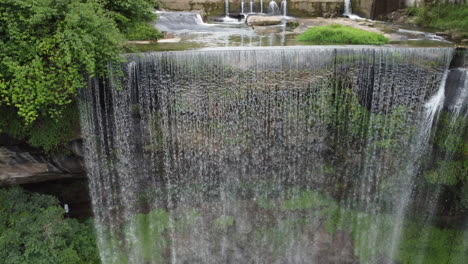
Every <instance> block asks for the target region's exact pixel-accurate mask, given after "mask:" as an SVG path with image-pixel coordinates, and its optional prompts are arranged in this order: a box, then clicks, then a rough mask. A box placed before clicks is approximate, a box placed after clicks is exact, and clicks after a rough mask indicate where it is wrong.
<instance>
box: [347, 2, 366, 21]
mask: <svg viewBox="0 0 468 264" xmlns="http://www.w3.org/2000/svg"><path fill="white" fill-rule="evenodd" d="M343 16H345V17H349V18H351V19H365V18H362V17H360V16H358V15H355V14H353V8H352V4H351V0H345V2H344V13H343Z"/></svg>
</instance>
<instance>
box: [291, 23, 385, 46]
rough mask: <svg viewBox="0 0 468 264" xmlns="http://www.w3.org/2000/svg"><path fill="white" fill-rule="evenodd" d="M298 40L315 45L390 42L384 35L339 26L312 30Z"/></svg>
mask: <svg viewBox="0 0 468 264" xmlns="http://www.w3.org/2000/svg"><path fill="white" fill-rule="evenodd" d="M297 40H299V41H304V42H311V43H313V44H365V45H383V44H386V43H388V42H389V39H388V38H386V37H385V36H384V35H382V34H377V33H373V32H369V31H365V30H362V29H358V28H353V27H349V26H343V25H339V24H333V25H327V26H319V27H313V28H310V29H308V30H307V31H306V32H304V33H302V34H301V35H299V36H298V37H297Z"/></svg>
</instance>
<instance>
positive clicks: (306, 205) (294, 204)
mask: <svg viewBox="0 0 468 264" xmlns="http://www.w3.org/2000/svg"><path fill="white" fill-rule="evenodd" d="M330 203H331V202H330V200H328V199H327V198H326V197H324V196H322V195H321V194H319V193H317V192H312V191H304V192H301V193H299V194H298V195H297V196H295V197H293V198H291V199H289V200H286V201H284V203H283V205H282V206H281V209H282V210H305V209H317V208H321V207H325V206H328V205H330Z"/></svg>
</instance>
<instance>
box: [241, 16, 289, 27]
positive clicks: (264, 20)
mask: <svg viewBox="0 0 468 264" xmlns="http://www.w3.org/2000/svg"><path fill="white" fill-rule="evenodd" d="M281 21H282V17H280V16H249V17H247V21H246V23H247V25H249V26H273V25H279V24H281Z"/></svg>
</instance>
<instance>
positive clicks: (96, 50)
mask: <svg viewBox="0 0 468 264" xmlns="http://www.w3.org/2000/svg"><path fill="white" fill-rule="evenodd" d="M154 5H155V1H154V0H153V1H150V0H120V1H114V0H112V1H111V0H60V1H56V0H2V1H0V14H1V16H0V111H1V114H2V115H3V116H6V117H7V118H6V120H2V121H0V132H2V131H3V132H7V133H9V134H11V135H13V136H15V137H17V138H19V139H27V140H28V141H29V142H30V143H31V144H33V145H34V146H40V147H43V148H44V149H46V150H50V149H52V148H54V147H55V146H57V144H60V143H62V142H64V141H66V136H69V135H70V134H71V133H72V131H71V130H70V128H71V127H70V120H73V122H76V121H77V119H75V118H70V116H69V113H66V112H67V111H68V109H69V106H68V105H70V104H71V103H72V102H74V100H75V97H76V94H77V91H78V89H80V88H81V87H83V86H84V85H85V80H86V77H87V76H90V77H93V76H95V75H103V74H105V73H106V71H107V66H108V64H109V63H116V62H121V61H123V58H122V56H121V55H120V54H121V53H122V52H123V43H124V40H125V39H126V38H128V39H158V38H159V37H160V33H159V31H158V30H157V29H155V28H154V27H152V26H151V25H150V24H148V23H147V22H148V21H150V20H152V19H154V18H155V14H154V13H153V12H152V11H153V10H154ZM47 130H49V131H47ZM54 133H55V136H54Z"/></svg>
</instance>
